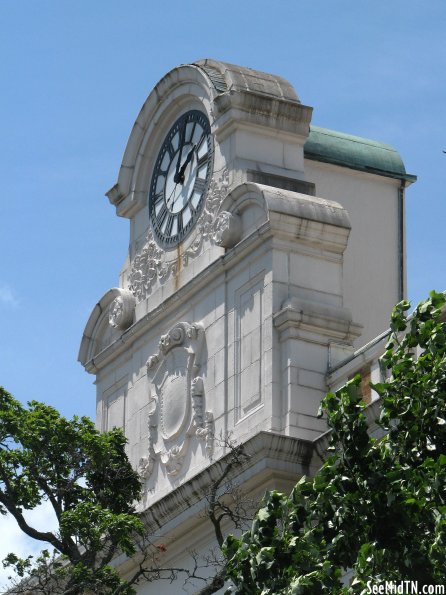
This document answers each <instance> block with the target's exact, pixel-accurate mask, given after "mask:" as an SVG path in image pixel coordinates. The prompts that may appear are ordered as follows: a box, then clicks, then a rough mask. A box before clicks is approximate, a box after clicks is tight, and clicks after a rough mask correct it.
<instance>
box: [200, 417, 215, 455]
mask: <svg viewBox="0 0 446 595" xmlns="http://www.w3.org/2000/svg"><path fill="white" fill-rule="evenodd" d="M196 434H197V436H198V437H199V438H202V439H204V444H205V450H206V453H207V455H208V457H211V456H212V452H213V450H214V415H213V413H212V412H211V411H206V414H205V423H204V425H203V426H201V427H199V428H197V431H196Z"/></svg>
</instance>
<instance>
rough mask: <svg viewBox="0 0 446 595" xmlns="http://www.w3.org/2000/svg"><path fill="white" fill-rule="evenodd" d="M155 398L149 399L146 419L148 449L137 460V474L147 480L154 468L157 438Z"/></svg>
mask: <svg viewBox="0 0 446 595" xmlns="http://www.w3.org/2000/svg"><path fill="white" fill-rule="evenodd" d="M157 400H158V399H157V398H156V397H151V398H150V399H149V419H148V429H149V435H148V448H147V455H146V456H144V457H141V458H140V459H139V465H138V472H139V474H140V476H141V477H142V478H143V479H149V477H150V476H151V475H152V472H153V469H154V467H155V461H156V454H155V448H154V444H155V442H156V438H157V425H158V411H157Z"/></svg>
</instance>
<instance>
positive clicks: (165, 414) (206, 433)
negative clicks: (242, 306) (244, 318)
mask: <svg viewBox="0 0 446 595" xmlns="http://www.w3.org/2000/svg"><path fill="white" fill-rule="evenodd" d="M203 339H204V330H203V328H202V327H201V326H200V325H199V324H189V323H188V322H179V323H178V324H176V325H175V326H174V327H173V328H171V329H170V330H169V331H168V332H167V333H166V334H165V335H162V337H161V338H160V341H159V351H158V353H156V354H154V355H152V356H150V357H149V359H148V360H147V374H148V376H149V380H150V382H151V385H152V388H153V394H154V396H153V397H152V398H151V399H150V401H149V456H148V457H143V459H144V460H143V461H142V464H141V465H140V466H141V468H143V469H144V472H145V473H146V477H147V476H148V475H147V473H149V474H150V473H151V472H152V469H153V466H151V462H150V460H151V459H155V458H156V457H157V456H158V455H159V458H160V460H161V463H162V464H163V465H164V466H165V469H166V472H167V475H169V476H175V475H177V474H178V473H179V472H180V470H181V468H182V466H183V463H184V459H185V456H186V454H187V451H188V446H189V441H190V438H191V436H193V435H197V436H198V437H199V438H202V439H204V440H205V450H206V453H207V454H208V456H210V453H211V452H212V444H213V425H212V429H209V428H210V427H211V426H210V422H209V414H208V412H206V414H205V413H204V384H203V379H202V377H201V376H199V370H200V365H201V361H200V357H201V350H202V343H203ZM210 415H211V416H212V414H210ZM212 420H213V418H212ZM212 424H213V421H212ZM144 465H145V467H144ZM146 468H147V469H148V471H146V470H145V469H146Z"/></svg>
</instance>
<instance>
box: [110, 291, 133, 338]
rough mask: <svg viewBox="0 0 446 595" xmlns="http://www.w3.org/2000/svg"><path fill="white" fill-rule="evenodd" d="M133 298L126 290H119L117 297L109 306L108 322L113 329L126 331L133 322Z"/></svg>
mask: <svg viewBox="0 0 446 595" xmlns="http://www.w3.org/2000/svg"><path fill="white" fill-rule="evenodd" d="M134 310H135V296H134V295H133V294H132V293H131V292H130V291H128V290H127V289H119V295H118V296H116V297H115V299H114V300H113V301H112V303H111V304H110V307H109V310H108V322H109V324H110V326H112V327H113V328H118V329H121V330H126V329H127V328H129V326H130V325H131V324H132V322H133V312H134Z"/></svg>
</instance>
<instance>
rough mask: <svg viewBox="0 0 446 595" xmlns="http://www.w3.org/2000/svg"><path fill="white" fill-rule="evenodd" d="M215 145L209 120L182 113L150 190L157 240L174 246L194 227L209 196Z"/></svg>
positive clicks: (161, 154)
mask: <svg viewBox="0 0 446 595" xmlns="http://www.w3.org/2000/svg"><path fill="white" fill-rule="evenodd" d="M213 159H214V146H213V141H212V135H211V127H210V124H209V120H208V119H207V117H206V116H205V114H203V113H202V112H200V111H197V110H192V111H189V112H186V113H185V114H183V115H182V116H181V117H180V118H178V120H177V121H176V122H175V123H174V124H173V126H172V127H171V129H170V130H169V132H168V133H167V136H166V138H165V140H164V142H163V144H162V146H161V149H160V152H159V154H158V158H157V160H156V163H155V168H154V170H153V175H152V181H151V184H150V191H149V217H150V221H151V224H152V228H153V233H154V235H155V237H156V239H157V241H158V243H159V244H160V245H162V246H164V247H173V246H175V245H176V244H178V243H179V242H181V241H182V240H183V239H184V238H185V237H186V236H187V235H188V234H189V233H190V231H191V230H192V228H193V226H194V224H195V223H196V221H197V219H198V217H199V216H200V213H201V211H202V210H203V206H204V203H205V200H206V194H207V191H208V188H209V183H210V180H211V177H212V168H213Z"/></svg>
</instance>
